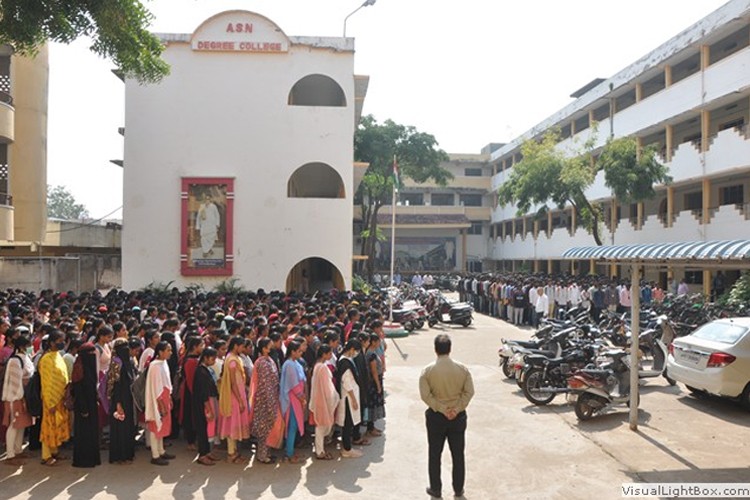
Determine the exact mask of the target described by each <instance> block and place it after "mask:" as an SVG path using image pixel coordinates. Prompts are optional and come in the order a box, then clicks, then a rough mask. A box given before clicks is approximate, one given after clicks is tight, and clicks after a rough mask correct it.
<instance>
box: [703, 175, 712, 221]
mask: <svg viewBox="0 0 750 500" xmlns="http://www.w3.org/2000/svg"><path fill="white" fill-rule="evenodd" d="M702 184H703V213H702V214H701V223H702V224H704V225H705V224H708V222H709V220H710V219H711V217H710V214H709V210H710V209H711V179H708V178H704V179H703V183H702ZM704 234H705V232H704Z"/></svg>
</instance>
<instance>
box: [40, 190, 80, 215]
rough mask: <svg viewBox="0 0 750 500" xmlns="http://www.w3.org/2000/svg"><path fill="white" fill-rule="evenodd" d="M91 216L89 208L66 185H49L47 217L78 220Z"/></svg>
mask: <svg viewBox="0 0 750 500" xmlns="http://www.w3.org/2000/svg"><path fill="white" fill-rule="evenodd" d="M88 216H89V212H88V210H86V207H85V206H84V205H83V204H81V203H76V199H75V198H74V197H73V195H72V194H71V193H70V191H68V190H67V189H66V188H65V186H55V187H52V186H47V217H51V218H53V219H63V220H78V219H83V218H86V217H88Z"/></svg>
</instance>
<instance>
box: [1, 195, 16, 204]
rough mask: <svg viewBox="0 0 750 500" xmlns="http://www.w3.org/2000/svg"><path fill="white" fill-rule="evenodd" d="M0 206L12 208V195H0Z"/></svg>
mask: <svg viewBox="0 0 750 500" xmlns="http://www.w3.org/2000/svg"><path fill="white" fill-rule="evenodd" d="M0 205H6V206H9V207H12V206H13V195H10V194H8V193H0Z"/></svg>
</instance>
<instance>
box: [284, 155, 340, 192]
mask: <svg viewBox="0 0 750 500" xmlns="http://www.w3.org/2000/svg"><path fill="white" fill-rule="evenodd" d="M344 194H345V193H344V182H343V180H342V179H341V176H340V175H339V173H338V172H336V170H334V169H333V168H332V167H331V166H330V165H326V164H325V163H308V164H306V165H302V166H301V167H299V168H298V169H297V170H295V171H294V173H293V174H292V176H291V177H289V181H288V182H287V196H288V197H289V198H344V197H345V196H344Z"/></svg>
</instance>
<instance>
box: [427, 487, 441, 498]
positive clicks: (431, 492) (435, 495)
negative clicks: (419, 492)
mask: <svg viewBox="0 0 750 500" xmlns="http://www.w3.org/2000/svg"><path fill="white" fill-rule="evenodd" d="M425 492H427V494H428V495H430V496H431V497H432V498H443V495H442V494H441V493H440V492H439V491H435V490H433V489H432V488H425Z"/></svg>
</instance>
